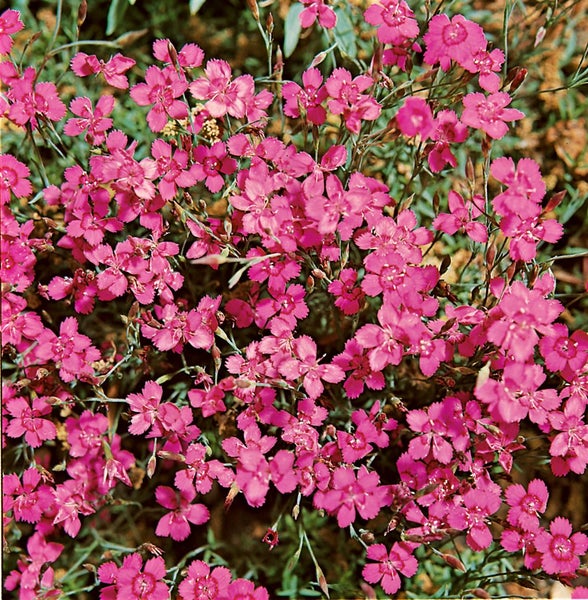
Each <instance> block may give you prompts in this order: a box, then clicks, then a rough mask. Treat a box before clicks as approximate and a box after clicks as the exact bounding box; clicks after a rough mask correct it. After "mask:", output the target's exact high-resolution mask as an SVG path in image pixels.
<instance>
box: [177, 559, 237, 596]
mask: <svg viewBox="0 0 588 600" xmlns="http://www.w3.org/2000/svg"><path fill="white" fill-rule="evenodd" d="M230 582H231V572H230V571H229V569H227V568H226V567H214V568H213V569H211V568H210V566H209V565H207V564H206V563H205V562H204V561H202V560H193V561H192V562H191V563H190V564H189V565H188V570H187V572H186V577H185V578H184V579H183V580H182V582H181V583H180V585H179V588H178V590H179V593H180V598H181V600H218V599H219V598H222V597H224V596H225V595H226V593H227V589H228V587H229V583H230Z"/></svg>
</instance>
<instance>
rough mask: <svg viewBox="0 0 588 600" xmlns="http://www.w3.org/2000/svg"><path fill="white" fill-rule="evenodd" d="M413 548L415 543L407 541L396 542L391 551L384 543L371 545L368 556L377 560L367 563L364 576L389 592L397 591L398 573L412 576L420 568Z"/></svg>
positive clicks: (362, 573) (398, 587)
mask: <svg viewBox="0 0 588 600" xmlns="http://www.w3.org/2000/svg"><path fill="white" fill-rule="evenodd" d="M413 548H414V545H413V544H409V543H407V542H394V544H393V545H392V547H391V548H390V551H389V552H388V550H387V549H386V546H384V544H373V545H372V546H369V548H368V549H367V554H366V556H367V558H369V559H370V560H374V561H377V562H376V563H369V564H367V565H365V567H364V568H363V571H362V572H361V575H362V577H363V578H364V579H365V580H366V581H368V582H369V583H378V582H379V583H380V585H381V586H382V588H383V590H384V591H385V592H386V593H387V594H394V593H396V592H397V591H398V590H399V589H400V577H399V576H398V573H402V574H403V575H405V576H406V577H412V576H413V575H414V574H415V573H416V572H417V570H418V562H417V559H416V558H415V557H414V556H413V555H412V551H413Z"/></svg>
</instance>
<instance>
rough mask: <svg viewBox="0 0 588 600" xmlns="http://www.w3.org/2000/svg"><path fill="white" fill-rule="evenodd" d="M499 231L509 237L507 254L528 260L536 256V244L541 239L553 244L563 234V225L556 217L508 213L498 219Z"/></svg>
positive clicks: (514, 258)
mask: <svg viewBox="0 0 588 600" xmlns="http://www.w3.org/2000/svg"><path fill="white" fill-rule="evenodd" d="M500 231H502V233H503V234H504V235H505V237H507V238H509V239H510V244H509V246H508V254H509V256H510V257H511V258H512V260H514V261H516V260H522V261H524V262H530V261H532V260H533V259H534V258H535V257H536V256H537V244H538V243H539V242H541V241H543V242H549V243H550V244H554V243H555V242H557V241H558V240H559V239H560V238H561V236H562V235H563V232H564V228H563V225H562V224H561V223H560V222H559V221H557V220H556V219H538V218H535V217H531V218H528V219H522V218H521V217H520V216H519V215H517V214H509V215H507V216H506V217H503V218H502V219H501V220H500Z"/></svg>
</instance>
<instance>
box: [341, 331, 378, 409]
mask: <svg viewBox="0 0 588 600" xmlns="http://www.w3.org/2000/svg"><path fill="white" fill-rule="evenodd" d="M333 364H335V365H338V366H339V367H341V368H342V369H343V370H344V371H345V372H346V374H347V373H349V374H348V376H347V379H346V380H345V382H344V383H343V388H344V389H345V392H346V393H347V396H348V397H349V398H359V396H360V394H361V393H362V392H363V389H364V386H367V387H368V388H369V389H370V390H382V389H384V387H385V385H386V381H385V379H384V375H383V374H382V373H381V372H378V371H374V370H372V367H371V365H370V352H369V350H368V349H367V348H365V347H364V346H362V345H361V344H360V343H359V342H358V341H357V339H355V338H351V339H349V340H347V342H345V348H344V349H343V352H341V353H340V354H337V356H335V357H334V358H333Z"/></svg>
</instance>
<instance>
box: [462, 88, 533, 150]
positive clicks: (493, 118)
mask: <svg viewBox="0 0 588 600" xmlns="http://www.w3.org/2000/svg"><path fill="white" fill-rule="evenodd" d="M510 101H511V97H510V96H509V95H508V94H507V93H506V92H495V93H493V94H490V95H489V96H484V94H481V93H479V92H473V93H471V94H468V95H467V96H465V97H464V99H463V105H464V110H463V113H462V115H461V120H462V123H465V124H466V125H469V126H470V127H474V128H475V129H481V130H482V131H484V132H486V133H487V134H488V135H489V136H490V137H491V138H493V139H495V140H499V139H500V138H502V137H504V136H505V135H506V133H507V132H508V125H507V124H506V123H507V122H508V121H517V120H519V119H522V118H523V117H524V116H525V113H523V112H521V111H520V110H517V109H516V108H506V107H507V106H508V105H509V104H510Z"/></svg>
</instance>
